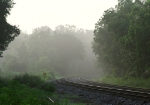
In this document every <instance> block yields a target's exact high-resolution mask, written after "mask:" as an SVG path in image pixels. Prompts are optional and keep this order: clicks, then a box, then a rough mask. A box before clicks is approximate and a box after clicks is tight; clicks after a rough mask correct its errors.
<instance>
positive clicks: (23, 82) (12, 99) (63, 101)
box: [0, 74, 84, 105]
mask: <svg viewBox="0 0 150 105" xmlns="http://www.w3.org/2000/svg"><path fill="white" fill-rule="evenodd" d="M48 98H51V99H52V100H53V101H54V103H53V102H52V101H50V100H49V99H48ZM71 98H76V99H77V97H74V96H69V97H68V96H67V95H64V94H63V95H59V94H56V93H55V86H54V84H52V83H47V82H44V81H43V80H42V79H41V78H40V77H37V76H33V75H28V74H25V75H21V76H16V77H15V78H13V79H11V80H10V79H9V78H5V79H4V78H0V105H84V104H82V103H80V102H72V100H71Z"/></svg>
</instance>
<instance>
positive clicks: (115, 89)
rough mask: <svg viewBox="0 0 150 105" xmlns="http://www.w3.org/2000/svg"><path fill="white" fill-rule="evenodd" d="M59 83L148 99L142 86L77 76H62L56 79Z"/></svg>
mask: <svg viewBox="0 0 150 105" xmlns="http://www.w3.org/2000/svg"><path fill="white" fill-rule="evenodd" d="M58 82H59V83H61V84H65V85H70V86H75V87H79V88H83V89H86V90H91V91H94V92H105V93H106V94H111V95H115V96H121V97H125V98H131V99H137V100H142V101H148V102H149V101H150V91H149V90H148V89H142V88H131V87H126V86H125V87H124V86H118V85H110V84H103V83H97V82H92V81H88V80H85V79H83V78H81V77H78V78H63V79H59V80H58Z"/></svg>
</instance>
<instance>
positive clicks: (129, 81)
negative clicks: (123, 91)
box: [95, 77, 150, 89]
mask: <svg viewBox="0 0 150 105" xmlns="http://www.w3.org/2000/svg"><path fill="white" fill-rule="evenodd" d="M95 81H100V82H104V83H108V84H116V85H122V86H131V87H140V88H149V89H150V84H149V83H150V78H149V79H143V78H132V77H123V78H121V77H102V78H99V79H97V80H95Z"/></svg>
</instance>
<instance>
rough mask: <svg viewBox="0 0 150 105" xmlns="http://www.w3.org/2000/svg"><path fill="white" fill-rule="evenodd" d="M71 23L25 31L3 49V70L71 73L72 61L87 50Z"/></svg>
mask: <svg viewBox="0 0 150 105" xmlns="http://www.w3.org/2000/svg"><path fill="white" fill-rule="evenodd" d="M72 27H73V26H72ZM72 27H71V26H66V27H65V26H58V27H57V28H56V30H55V31H52V30H51V29H50V28H49V27H47V26H44V27H40V28H36V29H34V30H33V32H32V34H31V35H27V34H25V33H22V34H21V35H20V36H19V37H18V38H17V39H16V40H15V41H14V42H13V43H12V44H11V45H10V50H8V51H6V53H4V55H5V57H4V58H5V60H4V62H3V65H2V66H3V68H2V69H3V71H9V73H11V71H12V72H23V73H24V72H30V73H32V74H35V73H36V74H37V75H38V74H39V75H42V74H43V73H46V74H45V76H49V77H52V78H55V74H56V73H57V74H61V75H68V73H70V68H71V67H72V66H73V63H71V62H72V61H74V60H78V59H83V58H84V52H85V51H84V46H83V43H82V42H81V41H80V40H79V39H78V38H77V37H75V36H74V35H77V34H78V33H79V31H77V30H75V29H76V28H75V29H71V28H72ZM42 76H43V77H44V75H42Z"/></svg>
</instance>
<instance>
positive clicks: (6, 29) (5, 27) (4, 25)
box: [0, 0, 20, 56]
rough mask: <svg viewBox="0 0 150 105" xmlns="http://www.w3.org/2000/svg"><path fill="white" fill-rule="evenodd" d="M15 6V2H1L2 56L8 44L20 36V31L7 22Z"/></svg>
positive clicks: (5, 0)
mask: <svg viewBox="0 0 150 105" xmlns="http://www.w3.org/2000/svg"><path fill="white" fill-rule="evenodd" d="M14 4H15V3H14V2H13V0H0V56H2V52H3V51H4V50H6V48H7V47H8V44H9V43H10V42H11V41H13V40H14V38H15V37H16V36H18V35H19V34H20V30H19V29H18V28H17V27H16V26H13V25H11V24H9V23H8V22H7V20H6V17H7V16H8V15H10V10H11V9H12V8H13V5H14Z"/></svg>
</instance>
